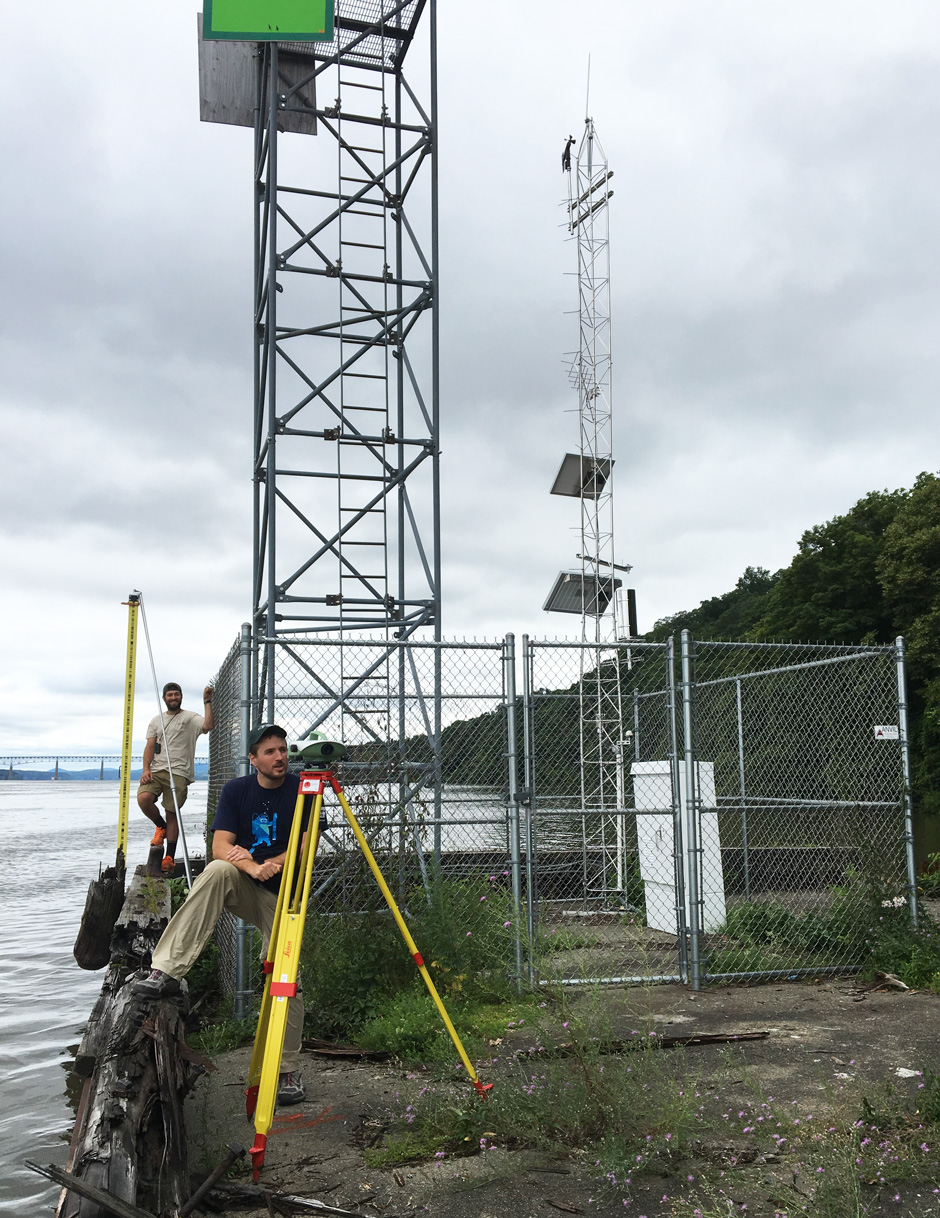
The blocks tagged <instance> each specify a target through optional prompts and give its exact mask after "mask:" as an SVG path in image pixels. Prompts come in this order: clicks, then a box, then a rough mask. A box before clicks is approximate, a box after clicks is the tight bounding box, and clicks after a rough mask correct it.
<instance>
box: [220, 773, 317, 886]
mask: <svg viewBox="0 0 940 1218" xmlns="http://www.w3.org/2000/svg"><path fill="white" fill-rule="evenodd" d="M299 787H300V778H299V777H298V776H297V775H296V774H287V775H286V776H285V778H284V781H283V782H282V783H281V785H280V786H279V787H263V786H261V784H260V783H259V782H258V778H257V775H255V774H246V775H245V776H244V777H243V778H233V779H232V781H231V782H227V783H226V784H225V786H224V787H223V788H222V794H221V795H220V796H219V806H218V807H217V808H216V811H215V820H213V822H212V830H213V832H215V830H216V829H221V830H222V831H223V832H225V833H234V834H235V845H236V846H243V847H244V848H245V849H246V850H250V851H251V857H252V858H253V859H254V860H255V862H256V863H263V862H265V861H266V860H267V859H270V858H276V857H277V855H279V854H283V853H284V851H285V850H286V849H287V842H288V839H289V837H290V829H291V825H292V824H293V822H294V809H295V807H296V806H297V791H298V789H299ZM263 886H264V887H265V888H267V889H269V890H270V891H271V892H277V890H278V888H280V886H281V877H280V875H276V876H273V877H272V878H271V879H270V880H264V881H263Z"/></svg>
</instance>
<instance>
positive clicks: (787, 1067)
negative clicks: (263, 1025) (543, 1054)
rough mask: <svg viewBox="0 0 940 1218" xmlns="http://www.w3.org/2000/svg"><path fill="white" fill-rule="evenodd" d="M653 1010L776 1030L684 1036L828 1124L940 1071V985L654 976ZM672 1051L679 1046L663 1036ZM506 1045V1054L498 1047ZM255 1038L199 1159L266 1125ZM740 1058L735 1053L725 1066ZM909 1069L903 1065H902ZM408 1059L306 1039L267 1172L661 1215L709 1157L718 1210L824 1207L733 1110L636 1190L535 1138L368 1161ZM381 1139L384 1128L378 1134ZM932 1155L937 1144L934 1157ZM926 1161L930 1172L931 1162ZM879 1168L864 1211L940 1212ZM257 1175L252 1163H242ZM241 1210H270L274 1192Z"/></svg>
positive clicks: (630, 1001)
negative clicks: (746, 1131)
mask: <svg viewBox="0 0 940 1218" xmlns="http://www.w3.org/2000/svg"><path fill="white" fill-rule="evenodd" d="M607 1001H609V1004H610V1009H611V1011H612V1012H613V1019H612V1023H613V1025H614V1029H615V1031H617V1030H618V1020H619V1030H620V1031H621V1032H622V1031H623V1030H627V1029H628V1025H629V1023H630V1022H631V1020H632V1021H634V1023H635V1020H636V1001H637V999H636V992H635V991H633V992H631V991H630V990H616V991H615V990H612V991H609V992H606V993H605V1002H607ZM642 1001H643V1003H644V1004H645V1005H646V1006H647V1007H648V1010H647V1012H646V1015H647V1018H648V1019H651V1020H653V1021H654V1025H653V1026H655V1027H656V1028H657V1029H660V1030H661V1032H662V1033H664V1034H667V1033H675V1034H679V1033H681V1034H689V1035H691V1034H694V1033H711V1032H719V1033H744V1032H766V1033H769V1035H768V1036H767V1037H766V1039H762V1040H751V1041H742V1042H739V1043H738V1044H737V1045H735V1047H734V1048H733V1050H729V1049H728V1047H727V1046H716V1045H703V1046H699V1047H694V1048H688V1049H684V1050H677V1051H674V1052H682V1053H684V1054H685V1055H686V1062H687V1063H688V1064H690V1065H691V1066H692V1067H694V1068H696V1069H697V1071H698V1072H699V1078H700V1083H699V1086H700V1087H701V1088H702V1091H703V1092H709V1091H710V1092H713V1094H714V1096H715V1097H716V1098H717V1099H718V1101H719V1102H720V1103H721V1104H724V1105H727V1106H728V1107H729V1108H734V1107H736V1106H737V1105H738V1104H739V1103H745V1104H747V1103H753V1101H754V1097H755V1095H756V1094H759V1093H760V1094H763V1095H765V1096H773V1097H774V1100H775V1102H776V1104H777V1105H783V1104H785V1105H788V1106H789V1107H788V1111H792V1112H801V1113H803V1115H804V1118H805V1119H812V1120H815V1121H816V1122H817V1123H818V1127H819V1128H822V1127H823V1124H824V1123H825V1120H826V1116H827V1114H828V1113H830V1111H831V1110H833V1109H834V1107H835V1106H839V1108H840V1110H841V1111H842V1113H843V1114H844V1113H845V1112H846V1111H849V1110H851V1111H856V1110H860V1106H861V1097H862V1095H864V1094H868V1093H870V1090H871V1089H872V1088H873V1087H877V1086H878V1085H879V1084H881V1083H884V1082H888V1083H890V1084H891V1085H892V1086H893V1088H894V1089H895V1093H896V1095H897V1096H898V1097H899V1098H900V1099H902V1100H903V1099H905V1098H906V1099H909V1100H912V1101H914V1100H916V1092H917V1088H918V1087H919V1086H920V1085H921V1084H920V1082H919V1079H920V1075H919V1074H918V1073H917V1072H920V1071H923V1070H931V1071H936V1072H940V1047H938V1043H937V1033H938V1028H940V997H938V996H937V995H935V994H932V993H927V992H916V991H907V992H898V991H885V992H867V993H866V992H862V987H861V986H860V983H858V982H857V981H855V980H852V979H847V980H831V981H822V982H820V981H817V982H815V983H806V984H797V983H792V984H776V985H765V986H751V987H745V986H727V987H722V988H716V989H710V990H706V991H704V992H701V993H692V992H690V991H689V990H687V989H685V988H683V987H680V986H672V985H663V986H659V987H653V988H651V989H648V990H645V991H643V996H642ZM523 1044H524V1042H523V1041H522V1039H521V1038H519V1037H518V1036H517V1041H516V1042H515V1044H514V1042H513V1033H508V1034H507V1037H506V1039H505V1042H504V1043H503V1044H501V1045H500V1047H499V1049H498V1050H497V1054H498V1056H497V1059H496V1061H495V1063H494V1062H493V1061H492V1060H490V1059H488V1061H487V1064H486V1069H485V1071H484V1070H483V1068H482V1067H478V1068H479V1069H480V1071H481V1074H482V1075H483V1076H484V1077H485V1078H486V1079H487V1080H488V1081H489V1080H492V1081H493V1082H494V1084H495V1086H496V1087H499V1086H500V1073H501V1060H502V1061H507V1060H508V1058H509V1056H510V1055H511V1054H512V1053H513V1052H514V1050H515V1049H518V1048H521V1047H523ZM663 1054H664V1058H665V1057H669V1056H670V1051H668V1050H663ZM500 1055H501V1057H500ZM248 1057H249V1050H248V1049H242V1050H238V1051H237V1052H234V1053H230V1054H226V1055H224V1056H222V1057H220V1058H218V1059H217V1061H216V1065H217V1070H216V1071H215V1072H214V1073H213V1074H211V1075H209V1076H208V1077H207V1078H204V1079H202V1080H200V1082H199V1084H198V1085H197V1088H196V1090H195V1092H194V1093H193V1095H192V1096H191V1098H190V1100H189V1101H188V1112H187V1127H188V1130H189V1136H190V1141H191V1148H190V1163H191V1165H192V1166H193V1168H194V1169H196V1168H197V1167H198V1166H200V1165H201V1166H202V1167H203V1169H206V1168H208V1167H209V1166H212V1165H214V1164H215V1163H217V1162H219V1161H220V1160H221V1159H222V1158H223V1156H224V1153H225V1147H226V1145H227V1144H228V1143H229V1142H232V1141H238V1142H240V1143H242V1144H243V1145H244V1146H246V1147H248V1146H249V1145H250V1144H251V1142H252V1140H253V1136H254V1132H253V1127H252V1125H251V1123H250V1122H248V1121H247V1120H246V1118H245V1109H244V1095H243V1088H244V1082H243V1080H244V1076H245V1072H246V1070H247V1065H248ZM729 1063H730V1068H729ZM899 1072H900V1073H899ZM407 1073H408V1072H407V1071H404V1070H403V1069H402V1067H401V1066H400V1065H398V1066H396V1065H393V1064H384V1063H383V1064H378V1065H377V1064H375V1063H362V1062H355V1063H353V1062H347V1061H340V1062H336V1061H334V1060H324V1059H321V1058H317V1057H314V1056H310V1055H305V1062H304V1081H305V1084H306V1089H307V1095H308V1097H309V1098H308V1100H307V1101H306V1103H304V1104H303V1105H302V1106H299V1107H297V1108H291V1109H286V1110H284V1111H283V1113H280V1114H278V1115H277V1116H276V1117H275V1126H274V1128H273V1130H272V1132H271V1135H270V1137H269V1140H268V1148H267V1161H266V1165H265V1170H264V1173H263V1176H262V1183H263V1184H264V1185H265V1187H268V1188H272V1189H278V1190H281V1191H284V1192H288V1193H291V1194H295V1195H299V1196H302V1197H306V1198H313V1199H317V1200H319V1201H321V1202H323V1203H325V1204H326V1205H328V1206H332V1207H337V1208H339V1209H343V1210H349V1211H352V1212H355V1213H360V1214H363V1215H370V1214H371V1215H385V1216H386V1218H389V1216H391V1215H406V1214H407V1215H411V1214H430V1215H435V1216H442V1215H453V1216H455V1218H502V1216H503V1215H514V1216H516V1215H517V1216H519V1218H530V1216H532V1218H535V1216H536V1215H550V1214H552V1213H555V1214H558V1213H559V1212H561V1213H585V1214H603V1215H609V1214H615V1213H616V1214H627V1215H628V1218H637V1216H640V1218H654V1215H655V1216H657V1218H661V1216H665V1215H674V1214H686V1213H688V1214H692V1213H693V1212H695V1211H694V1210H693V1208H691V1207H690V1208H687V1209H683V1206H682V1202H681V1200H680V1199H681V1198H682V1197H683V1196H685V1195H686V1193H687V1191H688V1186H687V1184H686V1181H687V1180H689V1179H691V1178H692V1177H695V1178H696V1179H698V1178H700V1175H701V1173H702V1172H703V1171H705V1172H706V1173H707V1172H709V1171H710V1172H711V1176H712V1177H713V1178H717V1177H718V1174H719V1169H720V1170H721V1171H723V1172H724V1175H723V1176H721V1177H720V1179H721V1181H722V1184H721V1189H722V1190H723V1199H722V1201H721V1206H720V1207H719V1206H718V1204H717V1202H716V1208H714V1209H708V1208H706V1210H705V1212H706V1213H707V1214H709V1215H710V1214H712V1213H714V1214H718V1213H730V1212H735V1213H743V1214H746V1215H752V1216H758V1215H759V1216H765V1215H766V1216H767V1218H774V1216H775V1215H784V1214H786V1215H790V1214H793V1215H795V1214H797V1213H804V1212H805V1213H810V1214H812V1213H814V1212H817V1211H816V1210H815V1209H814V1205H813V1200H812V1198H813V1185H812V1183H811V1182H804V1180H803V1177H801V1176H799V1173H798V1170H797V1167H796V1166H795V1164H794V1162H793V1160H792V1159H791V1158H788V1154H787V1150H786V1149H782V1150H781V1153H780V1154H779V1155H778V1154H766V1153H762V1154H758V1155H756V1156H755V1155H753V1154H752V1153H751V1154H750V1157H749V1153H748V1152H747V1150H746V1144H747V1139H746V1138H743V1139H742V1137H741V1131H740V1130H738V1131H737V1133H735V1131H734V1130H733V1129H732V1128H731V1126H725V1128H722V1127H721V1126H720V1123H719V1125H718V1127H717V1128H714V1125H713V1126H712V1129H713V1134H714V1136H711V1135H705V1136H704V1137H703V1140H702V1141H701V1142H699V1143H697V1144H696V1145H695V1149H694V1153H693V1154H692V1156H691V1157H690V1158H689V1160H688V1162H682V1163H674V1164H672V1165H671V1167H670V1174H669V1175H663V1174H661V1173H660V1174H656V1175H642V1174H641V1173H634V1175H633V1177H632V1180H631V1183H630V1187H629V1189H628V1190H624V1189H622V1188H621V1189H619V1190H618V1189H611V1188H610V1187H605V1184H604V1181H603V1179H602V1178H601V1172H600V1169H599V1168H597V1167H596V1165H595V1164H594V1163H587V1162H585V1161H584V1160H583V1157H579V1156H578V1155H577V1154H572V1153H570V1152H569V1149H568V1148H567V1147H565V1146H562V1145H559V1146H557V1147H555V1148H554V1150H549V1151H532V1150H518V1149H510V1148H505V1147H501V1146H499V1145H497V1146H496V1147H494V1148H493V1149H488V1150H486V1151H485V1152H484V1153H477V1154H475V1155H471V1156H468V1157H464V1158H453V1157H449V1158H445V1159H442V1160H440V1161H433V1160H432V1161H431V1162H425V1163H418V1164H407V1165H404V1166H399V1167H397V1168H394V1169H393V1168H389V1169H387V1170H376V1169H374V1168H369V1167H367V1166H366V1165H365V1162H364V1159H363V1146H365V1145H367V1144H369V1143H370V1142H372V1141H374V1139H375V1133H374V1131H375V1130H376V1129H378V1130H379V1131H381V1128H382V1118H383V1114H385V1113H387V1112H388V1110H389V1107H390V1104H391V1102H392V1101H391V1097H393V1096H394V1095H395V1094H396V1092H398V1091H399V1090H400V1089H401V1087H402V1085H403V1078H404V1077H405V1076H406V1075H407ZM378 1144H379V1145H381V1142H379V1143H378ZM925 1162H926V1160H925ZM926 1174H929V1173H926ZM885 1176H886V1182H885V1183H883V1184H877V1185H875V1184H873V1185H872V1187H871V1188H870V1189H868V1191H867V1192H866V1193H865V1195H864V1198H863V1201H864V1204H861V1203H860V1204H859V1205H858V1207H857V1208H856V1207H855V1206H853V1208H852V1209H851V1211H848V1210H847V1211H846V1213H847V1214H848V1213H849V1212H851V1213H853V1214H855V1213H858V1214H862V1213H866V1214H870V1215H878V1214H882V1213H883V1214H889V1213H890V1214H895V1215H902V1216H908V1215H911V1216H915V1218H927V1216H928V1215H938V1216H940V1195H938V1194H936V1193H934V1191H933V1190H934V1188H935V1187H936V1186H937V1185H938V1184H940V1181H936V1182H934V1181H932V1180H930V1179H919V1180H914V1181H913V1182H912V1180H911V1179H910V1174H909V1173H908V1178H907V1180H906V1182H905V1183H903V1184H896V1183H895V1182H893V1181H892V1180H891V1179H890V1174H889V1173H888V1172H886V1173H885ZM235 1178H236V1179H240V1180H242V1181H244V1182H247V1181H248V1179H249V1178H250V1177H249V1175H248V1172H247V1170H246V1169H244V1168H243V1169H242V1171H241V1174H240V1175H237V1176H236V1177H235ZM242 1212H245V1213H250V1214H258V1215H267V1213H268V1210H267V1208H266V1207H262V1208H259V1209H257V1210H244V1211H242Z"/></svg>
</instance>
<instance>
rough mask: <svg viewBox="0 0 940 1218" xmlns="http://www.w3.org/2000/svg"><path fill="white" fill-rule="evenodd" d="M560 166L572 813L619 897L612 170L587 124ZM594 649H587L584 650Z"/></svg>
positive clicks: (602, 884) (604, 885)
mask: <svg viewBox="0 0 940 1218" xmlns="http://www.w3.org/2000/svg"><path fill="white" fill-rule="evenodd" d="M566 156H567V157H568V158H569V159H568V232H569V233H570V234H571V237H572V239H573V240H574V242H575V245H576V248H577V255H578V333H579V345H578V350H577V352H576V353H575V354H574V355H573V357H572V362H571V380H572V384H573V386H574V387H575V388H576V390H577V393H578V422H579V430H580V495H579V498H580V502H581V550H580V554H579V557H580V559H581V588H582V600H581V641H582V643H583V644H585V646H583V647H582V650H581V662H580V681H579V691H580V743H581V806H582V808H583V809H584V810H585V813H590V814H596V815H597V816H598V817H599V830H600V843H601V846H602V856H603V859H604V864H603V870H602V873H601V874H598V875H594V876H592V877H588V882H589V886H590V887H591V888H593V889H594V890H595V891H598V890H599V891H601V892H609V891H611V890H613V891H615V892H622V891H623V889H624V882H625V881H624V825H623V815H622V809H623V806H624V761H623V746H624V741H623V701H622V694H621V674H620V657H619V651H618V649H617V648H616V646H612V647H611V648H610V649H609V650H607V649H606V648H604V647H603V644H605V643H610V644H616V642H617V639H618V596H617V587H618V585H619V580H616V579H615V574H614V572H615V570H616V569H617V567H616V564H615V561H614V512H613V478H612V476H611V475H612V467H613V437H612V416H611V352H610V241H609V216H608V201H609V199H610V196H611V194H612V193H613V192H612V191H611V189H610V179H611V177H612V174H611V171H610V169H609V168H608V164H607V154H606V153H605V151H604V148H603V145H602V144H601V141H600V139H599V138H598V135H597V132H596V130H595V128H594V121H593V119H591V118H588V119H586V120H585V127H584V132H583V134H582V136H581V141H580V143H579V145H578V149H577V153H576V155H575V156H574V157H573V158H571V157H570V146H569V150H566ZM592 645H593V646H592Z"/></svg>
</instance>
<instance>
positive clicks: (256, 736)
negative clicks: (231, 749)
mask: <svg viewBox="0 0 940 1218" xmlns="http://www.w3.org/2000/svg"><path fill="white" fill-rule="evenodd" d="M266 736H280V737H281V739H282V740H286V739H287V732H285V731H284V729H283V728H282V727H278V725H277V724H276V723H262V724H261V726H260V727H256V728H255V730H254V731H253V732H252V733H251V735H250V736H249V737H248V752H249V753H251V752H253V751H254V749H256V748H257V747H258V745H259V744H260V743H261V741H262V740H264V739H265V737H266Z"/></svg>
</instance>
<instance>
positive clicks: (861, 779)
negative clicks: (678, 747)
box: [688, 642, 916, 979]
mask: <svg viewBox="0 0 940 1218" xmlns="http://www.w3.org/2000/svg"><path fill="white" fill-rule="evenodd" d="M688 652H689V656H688V660H689V669H690V677H691V685H690V701H691V712H692V714H691V719H692V723H693V724H694V731H693V741H692V746H693V750H694V753H695V757H696V761H697V787H698V789H697V791H696V792H695V800H696V804H697V813H698V815H697V821H698V824H699V825H700V833H699V840H698V842H697V843H696V845H697V848H698V850H699V851H700V854H699V859H700V867H699V872H700V876H701V881H700V883H701V902H702V904H701V919H700V924H699V927H698V929H699V930H700V932H701V936H702V938H701V945H700V952H701V970H702V975H703V977H710V978H712V979H720V978H723V977H740V976H752V975H759V976H770V975H774V974H783V975H786V976H792V975H794V974H799V973H801V972H818V971H819V970H820V969H821V968H827V969H841V970H845V971H854V970H855V969H857V968H858V966H859V965H860V964H861V963H862V961H863V959H864V956H865V952H866V940H868V939H869V937H870V936H871V933H872V929H873V926H874V925H875V924H877V922H878V921H879V919H882V920H883V919H884V918H885V917H886V916H890V911H892V910H896V909H898V908H901V907H905V906H907V905H908V903H909V902H914V901H915V900H916V890H915V888H914V873H913V842H912V837H911V826H910V816H909V808H908V804H907V790H906V782H905V776H906V769H905V749H906V740H905V736H906V731H905V730H904V723H903V664H902V662H900V661H899V652H898V649H897V648H895V647H842V646H818V645H804V644H745V643H733V644H729V643H697V644H694V646H693V645H692V644H691V642H690V643H689V646H688ZM913 911H914V913H915V916H916V905H915V906H913Z"/></svg>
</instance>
